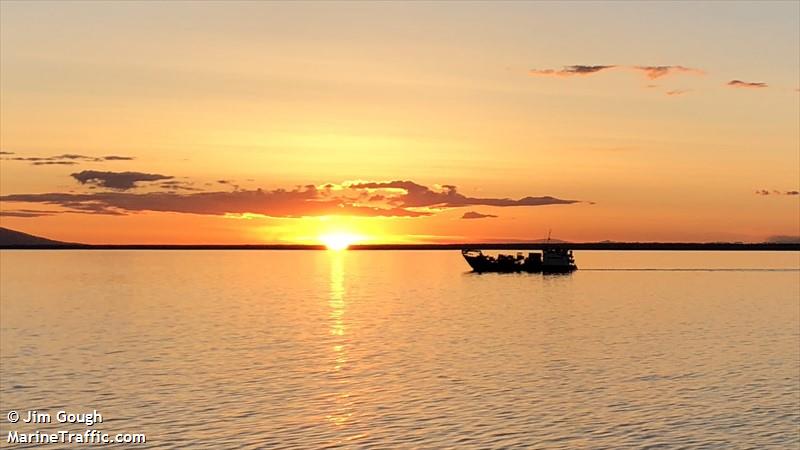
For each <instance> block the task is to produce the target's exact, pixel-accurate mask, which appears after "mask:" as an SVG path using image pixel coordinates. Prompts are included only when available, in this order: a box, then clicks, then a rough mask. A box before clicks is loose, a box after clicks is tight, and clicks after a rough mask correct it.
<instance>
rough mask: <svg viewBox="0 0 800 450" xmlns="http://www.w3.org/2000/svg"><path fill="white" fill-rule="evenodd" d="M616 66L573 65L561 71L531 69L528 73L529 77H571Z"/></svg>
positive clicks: (590, 73)
mask: <svg viewBox="0 0 800 450" xmlns="http://www.w3.org/2000/svg"><path fill="white" fill-rule="evenodd" d="M615 67H617V66H613V65H608V66H586V65H575V66H564V67H563V68H562V69H559V70H554V69H531V70H530V71H528V73H529V74H530V75H533V76H554V77H572V76H576V75H592V74H595V73H598V72H601V71H603V70H608V69H613V68H615Z"/></svg>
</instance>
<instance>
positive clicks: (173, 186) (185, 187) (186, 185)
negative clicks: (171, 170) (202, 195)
mask: <svg viewBox="0 0 800 450" xmlns="http://www.w3.org/2000/svg"><path fill="white" fill-rule="evenodd" d="M158 185H159V186H160V187H161V188H163V189H166V190H170V191H202V189H200V188H196V187H194V185H193V184H192V183H191V182H188V181H177V180H170V181H162V182H161V183H158Z"/></svg>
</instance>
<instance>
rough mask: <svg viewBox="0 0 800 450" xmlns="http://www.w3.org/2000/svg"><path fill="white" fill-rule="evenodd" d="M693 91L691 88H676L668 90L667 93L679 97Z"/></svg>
mask: <svg viewBox="0 0 800 450" xmlns="http://www.w3.org/2000/svg"><path fill="white" fill-rule="evenodd" d="M689 92H691V89H675V90H672V91H667V92H665V94H667V95H669V96H670V97H677V96H680V95H684V94H686V93H689Z"/></svg>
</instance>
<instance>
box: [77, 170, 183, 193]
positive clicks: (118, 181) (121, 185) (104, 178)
mask: <svg viewBox="0 0 800 450" xmlns="http://www.w3.org/2000/svg"><path fill="white" fill-rule="evenodd" d="M70 176H71V177H72V178H75V179H76V180H78V182H79V183H80V184H94V185H96V186H100V187H107V188H110V189H118V190H121V191H124V190H128V189H133V188H135V187H137V183H140V182H142V181H159V180H169V179H172V178H174V177H171V176H168V175H160V174H157V173H142V172H101V171H97V170H84V171H82V172H77V173H73V174H70Z"/></svg>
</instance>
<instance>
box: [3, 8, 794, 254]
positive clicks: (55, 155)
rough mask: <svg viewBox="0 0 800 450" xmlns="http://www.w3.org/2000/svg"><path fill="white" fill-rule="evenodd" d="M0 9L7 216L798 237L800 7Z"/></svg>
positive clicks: (41, 227)
mask: <svg viewBox="0 0 800 450" xmlns="http://www.w3.org/2000/svg"><path fill="white" fill-rule="evenodd" d="M0 13H1V14H0V148H1V149H2V152H3V154H2V160H0V223H2V226H3V227H8V228H13V229H17V230H20V231H25V232H29V233H33V234H38V235H42V236H46V237H49V238H53V239H60V240H67V241H77V242H87V243H273V242H275V243H283V242H299V243H317V242H319V240H320V239H321V236H325V235H329V234H336V233H338V234H343V235H348V236H351V237H352V238H353V239H359V240H361V241H363V242H365V243H379V242H404V243H405V242H469V241H473V242H474V241H493V240H499V241H516V240H533V239H539V238H542V237H544V236H546V235H547V232H548V230H550V229H552V230H553V236H554V237H557V238H560V239H565V240H572V241H600V240H607V239H608V240H618V241H764V240H767V239H771V238H774V237H775V236H796V235H798V234H800V196H799V195H797V193H798V190H800V3H798V2H730V3H726V2H705V3H704V2H692V3H688V2H687V3H683V2H639V3H637V2H618V3H603V2H593V3H588V2H563V3H559V2H527V3H525V2H507V3H498V2H493V3H488V2H487V3H480V2H475V3H466V2H464V3H456V2H409V3H400V2H397V3H390V2H375V3H367V2H351V3H347V2H345V3H339V2H317V3H313V2H296V3H288V2H287V3H279V2H144V1H142V2H135V1H131V2H44V1H42V2H14V1H3V2H2V3H0Z"/></svg>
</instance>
